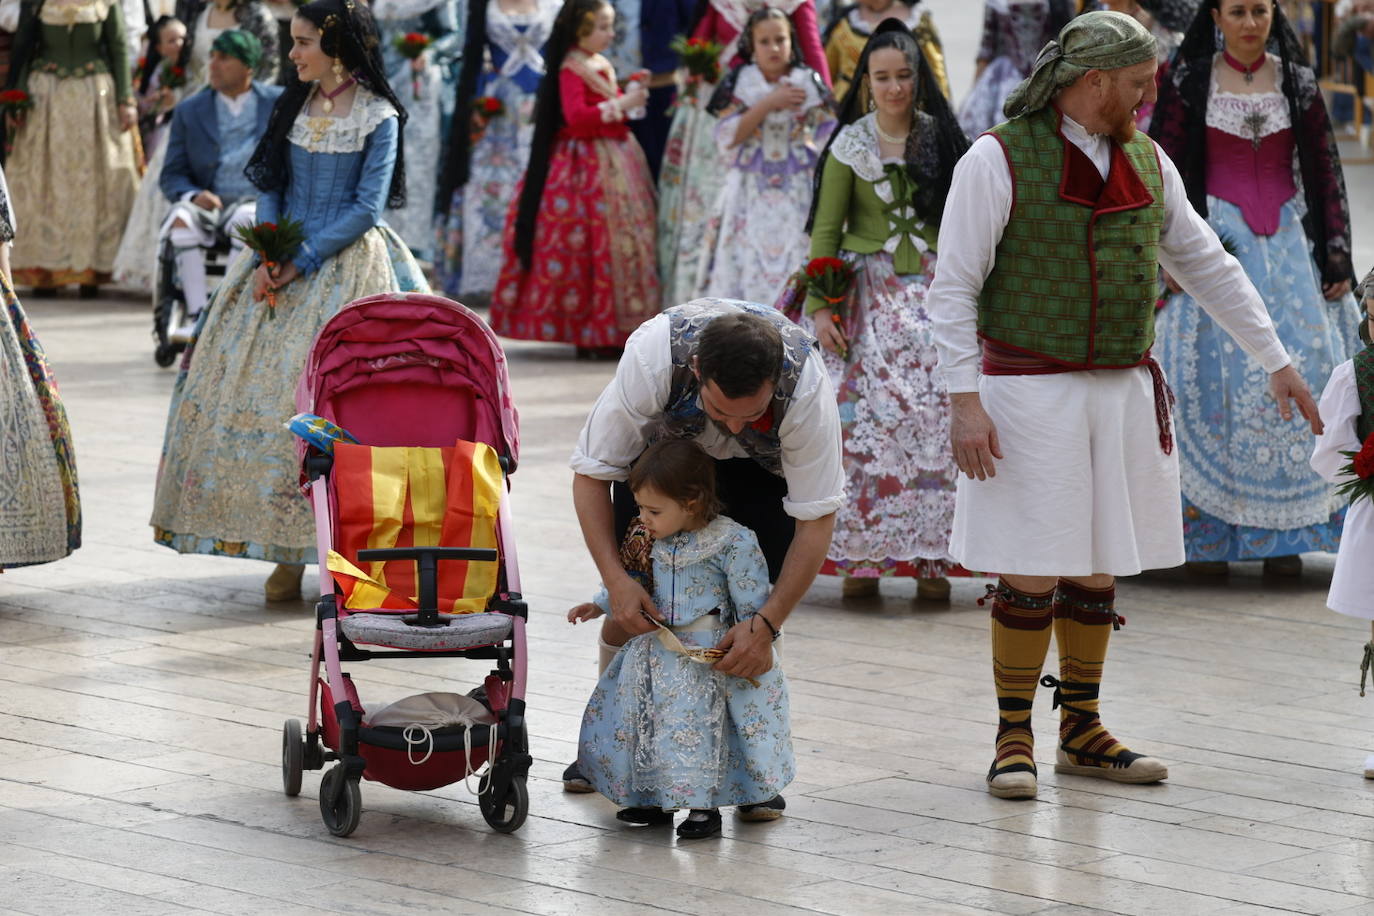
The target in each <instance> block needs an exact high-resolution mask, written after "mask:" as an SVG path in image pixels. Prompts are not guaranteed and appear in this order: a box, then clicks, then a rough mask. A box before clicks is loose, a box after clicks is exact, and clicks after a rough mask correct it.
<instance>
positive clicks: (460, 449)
mask: <svg viewBox="0 0 1374 916" xmlns="http://www.w3.org/2000/svg"><path fill="white" fill-rule="evenodd" d="M509 389H510V386H509V379H508V377H507V374H506V359H505V354H504V353H503V352H502V350H501V345H500V344H499V343H498V342H497V340H496V337H495V335H493V334H492V332H491V331H490V330H489V329H488V328H487V326H486V324H484V323H483V321H482V319H481V318H479V317H478V316H477V315H476V314H474V313H473V312H471V311H469V310H468V309H467V308H465V307H464V306H462V305H459V304H458V303H456V302H451V301H449V300H447V299H442V298H439V297H438V296H425V295H414V294H403V293H396V294H384V295H378V296H369V297H367V298H365V299H359V300H358V301H356V302H353V303H350V304H349V305H348V306H346V307H345V308H344V309H343V310H342V311H340V312H339V314H337V315H335V316H334V317H333V318H331V319H330V320H329V321H328V322H327V323H326V324H325V326H324V328H323V329H322V330H321V331H320V333H319V335H318V337H316V339H315V342H314V345H313V346H312V347H311V350H310V356H309V358H308V361H307V363H306V367H305V371H304V373H303V374H302V376H301V381H300V385H299V387H298V388H297V391H296V405H297V409H298V410H300V411H302V413H301V414H300V415H298V416H297V417H295V418H293V420H292V423H291V428H292V430H293V431H294V432H296V433H297V435H299V436H301V439H302V444H301V455H302V470H303V473H302V479H303V481H305V483H306V486H307V487H308V489H309V494H310V497H311V500H312V502H313V505H314V512H315V527H316V536H317V539H318V548H319V557H320V568H321V583H322V586H321V591H322V592H323V593H324V594H322V595H321V597H320V601H319V604H318V605H317V606H316V630H315V645H314V652H313V655H312V659H311V666H310V710H309V716H308V721H307V725H306V727H305V733H304V734H302V732H301V723H300V721H299V720H297V719H288V720H287V722H286V724H285V726H284V727H283V730H282V784H283V788H284V791H285V792H286V794H287V795H288V796H294V795H296V794H298V793H299V792H300V788H301V775H302V770H304V769H311V770H318V769H321V768H323V767H324V766H325V765H326V763H329V762H334V766H333V767H331V768H330V769H329V770H328V772H326V773H325V775H324V778H323V780H322V781H321V783H320V813H321V816H322V817H323V819H324V823H325V826H327V827H328V828H329V832H330V833H332V834H334V835H335V836H347V835H349V834H350V833H352V832H353V830H354V829H355V828H356V827H357V825H358V819H359V816H360V815H361V811H362V797H361V793H360V791H359V787H358V784H359V782H360V780H362V779H370V780H374V781H376V782H380V783H383V784H385V785H389V786H392V787H394V788H399V789H409V790H426V789H435V788H439V787H440V786H445V785H450V784H452V783H455V782H458V781H461V780H465V779H466V778H467V777H468V776H469V775H470V774H473V773H478V774H479V775H480V779H479V786H478V806H479V808H480V809H481V812H482V816H483V817H484V818H485V819H486V821H487V823H488V824H490V825H491V826H492V827H493V828H495V829H496V830H499V831H502V832H506V833H509V832H511V831H514V830H517V829H518V828H519V827H520V825H521V824H522V823H523V822H524V820H525V816H526V814H527V813H528V811H529V796H528V792H527V789H526V780H527V777H528V774H529V767H530V756H529V750H528V748H529V745H528V739H527V735H526V730H525V699H524V697H525V680H526V649H525V620H526V616H527V608H526V605H525V602H524V601H523V600H522V599H521V595H520V573H519V567H518V565H517V562H516V551H515V538H514V535H513V531H512V527H511V519H510V511H509V503H508V500H507V476H508V475H509V474H510V473H511V472H513V471H514V470H515V464H516V460H517V457H518V452H519V434H518V422H517V417H516V412H515V407H514V405H513V404H512V402H511V399H510V393H509ZM326 571H327V572H328V575H326V574H325V573H326ZM323 583H330V587H328V588H326V587H324V584H323ZM423 657H428V658H432V657H461V658H471V659H484V660H491V661H493V662H494V668H493V670H492V671H491V673H490V674H489V675H487V677H486V678H485V680H484V682H483V684H482V686H481V687H478V688H476V689H475V690H473V691H471V692H470V693H469V694H468V695H467V696H465V697H463V696H458V695H456V694H442V693H440V694H424V695H422V696H421V697H412V698H409V699H408V700H405V701H401V702H400V703H397V704H393V705H394V706H395V707H401V706H402V704H406V703H408V702H409V700H420V701H422V702H421V704H420V705H421V706H424V705H425V703H426V702H435V700H433V699H432V698H438V702H440V705H445V704H447V706H446V709H445V711H444V714H443V715H442V716H439V717H437V718H429V719H423V717H419V716H417V715H416V714H415V712H414V708H415V707H414V704H411V705H410V707H409V711H408V712H407V713H406V714H405V715H403V716H402V718H401V719H400V720H399V721H397V720H396V719H395V716H393V717H392V719H391V720H390V721H389V723H388V724H382V723H381V722H380V721H379V718H380V717H382V716H383V714H385V713H387V712H388V710H382V711H381V712H380V713H378V712H373V713H371V714H369V712H368V710H366V709H365V708H364V706H363V704H362V701H361V700H360V699H359V695H358V691H357V688H356V687H355V686H354V684H353V681H352V679H351V678H350V677H349V675H348V674H345V673H344V671H343V668H342V664H343V663H344V662H352V661H366V660H368V659H375V658H423ZM321 663H323V667H324V676H323V677H322V676H321V671H320V668H321ZM454 704H457V706H456V707H455V706H454ZM454 708H458V709H460V710H461V711H462V715H461V716H458V717H456V718H455V713H454V711H453V710H454ZM406 715H408V716H410V718H406V717H405V716H406ZM483 764H486V769H485V770H483V769H482V767H483Z"/></svg>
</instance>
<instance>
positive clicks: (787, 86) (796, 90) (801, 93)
mask: <svg viewBox="0 0 1374 916" xmlns="http://www.w3.org/2000/svg"><path fill="white" fill-rule="evenodd" d="M805 102H806V90H805V89H803V88H801V87H800V86H794V85H792V84H791V83H783V84H782V85H780V86H778V88H776V89H774V90H773V91H772V92H770V93H768V103H769V105H770V106H771V107H772V109H773V110H774V111H783V110H784V109H787V108H791V109H794V110H795V109H798V108H801V107H802V105H803V104H805Z"/></svg>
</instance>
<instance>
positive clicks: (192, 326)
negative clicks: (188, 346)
mask: <svg viewBox="0 0 1374 916" xmlns="http://www.w3.org/2000/svg"><path fill="white" fill-rule="evenodd" d="M195 332H196V320H195V319H194V318H192V319H191V320H190V321H188V322H186V323H185V324H183V325H182V326H181V327H179V328H177V329H176V330H175V331H173V332H172V333H171V334H169V335H168V338H167V339H168V340H170V341H171V342H172V343H180V344H184V343H190V342H191V335H192V334H194V333H195Z"/></svg>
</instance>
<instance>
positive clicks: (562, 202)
mask: <svg viewBox="0 0 1374 916" xmlns="http://www.w3.org/2000/svg"><path fill="white" fill-rule="evenodd" d="M614 35H615V12H614V10H612V8H611V5H610V4H609V3H607V2H606V0H567V2H566V3H564V4H563V8H562V10H560V11H559V13H558V19H557V21H556V22H555V23H554V29H553V35H552V36H551V37H550V39H549V43H548V46H547V49H546V53H545V61H546V65H547V68H548V70H547V75H546V76H545V77H544V80H543V82H542V83H541V84H540V86H539V96H538V100H537V101H536V102H535V113H534V122H535V127H534V140H533V142H532V144H531V147H530V162H529V167H528V169H527V170H526V172H525V178H524V180H523V181H522V182H521V186H520V188H519V189H518V191H517V193H516V197H515V200H514V201H513V202H512V205H511V209H510V211H509V213H508V214H507V217H506V229H505V238H504V242H503V247H504V256H505V261H504V263H503V265H502V267H501V275H500V277H499V279H498V280H497V284H496V291H495V293H494V295H493V296H492V303H491V325H492V327H493V329H495V331H496V332H497V333H498V334H501V335H504V336H506V337H515V338H519V339H521V340H547V341H559V342H563V343H570V344H575V345H576V346H577V349H578V355H579V356H610V355H615V354H618V352H619V349H620V348H621V347H622V346H623V345H624V343H625V340H626V338H628V337H629V336H630V332H631V331H633V330H634V329H635V328H637V327H639V325H640V323H641V322H643V321H644V320H645V319H646V318H649V317H650V316H652V315H654V314H656V313H657V312H658V305H659V291H658V290H659V287H658V271H657V266H656V264H655V262H654V238H653V233H652V228H651V227H653V225H654V191H653V183H652V179H651V178H650V175H649V166H648V163H647V162H646V161H645V159H644V152H643V150H641V149H640V147H639V144H638V142H636V141H635V139H634V138H633V137H632V136H631V135H630V132H629V128H628V127H627V126H626V121H627V120H628V118H629V116H631V115H633V114H636V113H637V111H638V110H640V109H642V108H643V107H644V104H645V101H646V98H647V93H646V91H645V89H644V87H643V86H642V85H641V84H640V83H638V82H631V84H630V87H629V89H628V90H627V91H626V92H624V93H622V92H620V90H619V89H618V87H617V85H616V79H615V70H614V69H613V68H612V67H611V64H610V62H609V61H607V60H606V58H605V57H603V56H602V54H601V52H602V51H604V50H606V48H608V47H610V44H611V40H612V39H613V38H614ZM646 229H647V230H649V231H646Z"/></svg>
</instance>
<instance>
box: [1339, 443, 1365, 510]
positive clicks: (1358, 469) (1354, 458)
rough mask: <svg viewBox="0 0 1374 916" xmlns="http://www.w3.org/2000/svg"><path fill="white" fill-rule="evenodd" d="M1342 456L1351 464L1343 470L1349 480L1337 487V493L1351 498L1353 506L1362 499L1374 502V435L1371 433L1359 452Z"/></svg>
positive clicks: (1343, 453)
mask: <svg viewBox="0 0 1374 916" xmlns="http://www.w3.org/2000/svg"><path fill="white" fill-rule="evenodd" d="M1341 454H1342V455H1344V456H1345V457H1347V458H1349V459H1350V463H1349V464H1347V465H1346V466H1345V467H1343V468H1341V472H1342V473H1343V474H1345V475H1347V478H1346V480H1345V482H1344V483H1342V484H1340V486H1338V487H1336V493H1337V494H1339V495H1340V496H1344V497H1349V499H1350V502H1351V503H1352V504H1353V503H1357V502H1359V501H1360V500H1361V499H1369V500H1374V433H1370V435H1369V438H1368V439H1365V440H1364V445H1362V446H1361V447H1360V450H1359V451H1358V452H1341Z"/></svg>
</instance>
